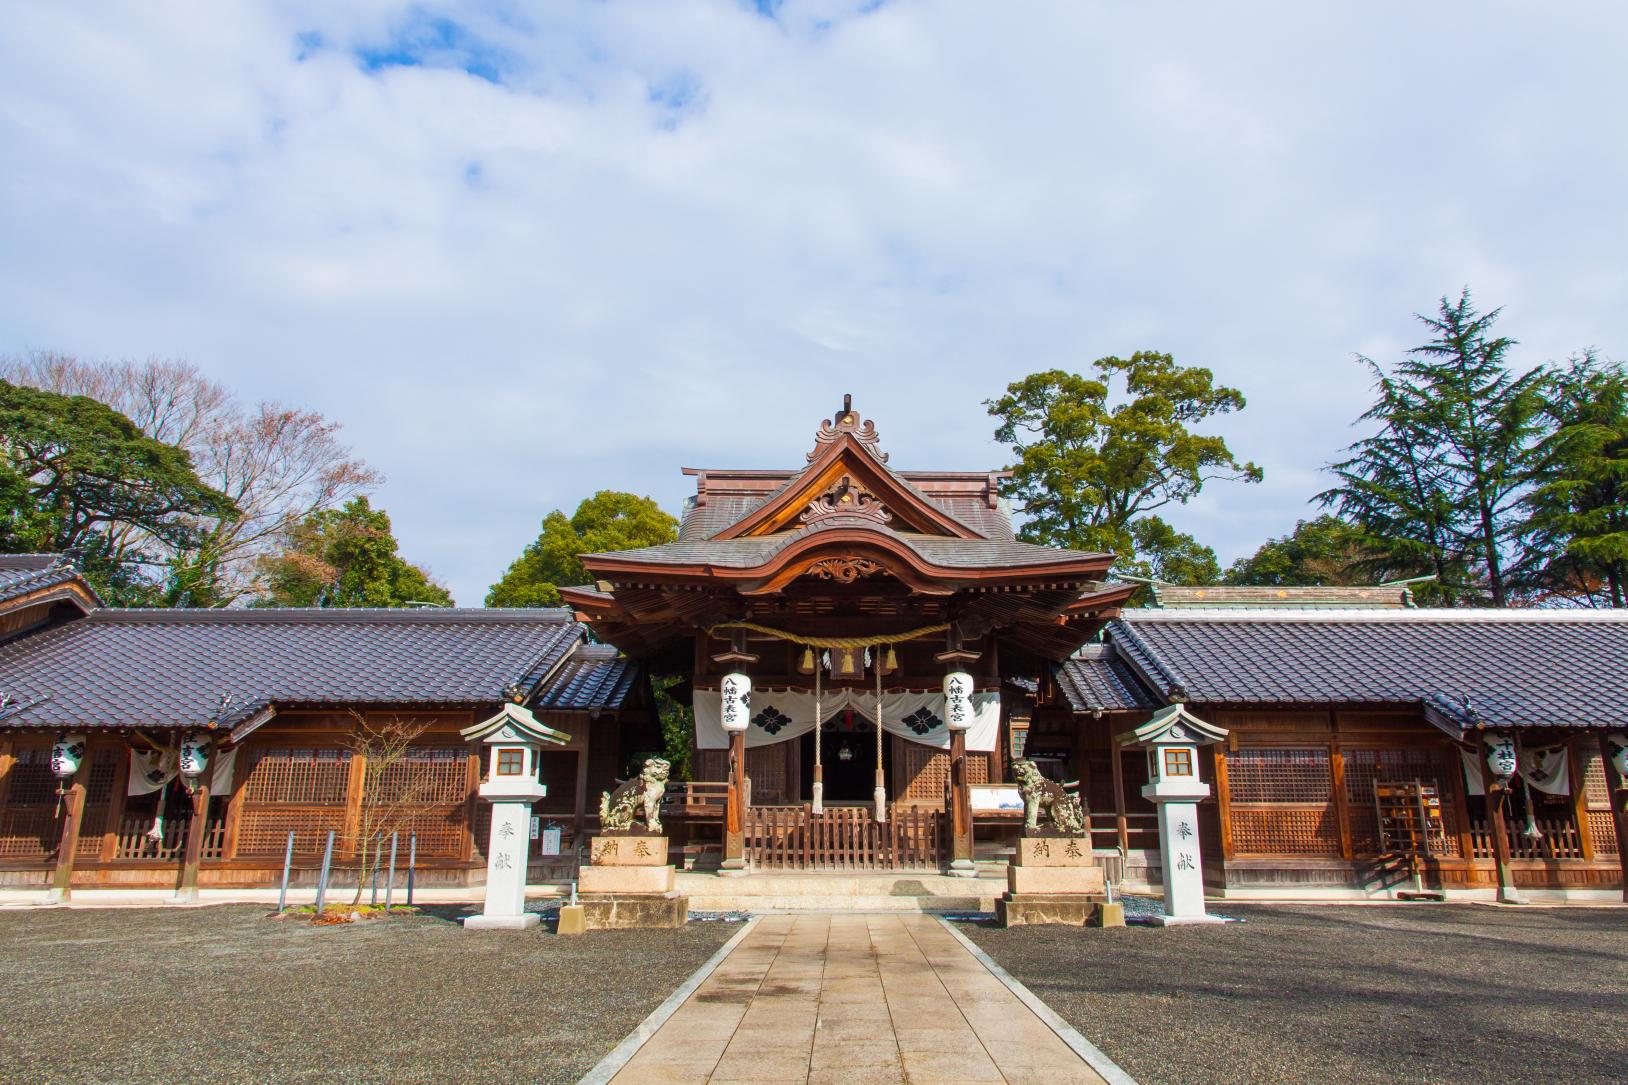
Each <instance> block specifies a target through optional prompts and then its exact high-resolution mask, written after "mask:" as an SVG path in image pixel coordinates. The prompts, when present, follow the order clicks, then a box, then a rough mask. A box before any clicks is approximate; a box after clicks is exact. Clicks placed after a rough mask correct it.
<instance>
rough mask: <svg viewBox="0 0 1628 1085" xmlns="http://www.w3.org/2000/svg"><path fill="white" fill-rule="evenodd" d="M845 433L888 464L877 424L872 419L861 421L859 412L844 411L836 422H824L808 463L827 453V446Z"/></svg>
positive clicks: (815, 439)
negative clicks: (822, 453)
mask: <svg viewBox="0 0 1628 1085" xmlns="http://www.w3.org/2000/svg"><path fill="white" fill-rule="evenodd" d="M844 433H849V434H852V435H853V438H854V440H856V441H858V442H859V443H860V444H862V445H864V446H865V450H866V451H867V452H869V453H870V454H871V455H872V456H875V457H876V458H877V460H878V461H880V462H881V463H886V462H887V453H886V452H883V451H882V439H881V436H880V435H879V434H878V433H877V432H876V423H874V422H872V421H871V420H870V419H868V418H867V419H865V420H864V421H863V422H861V421H860V419H859V412H858V411H854V410H844V411H843V412H842V413H841V414H840V415H838V416H837V420H836V421H835V422H831V421H822V422H821V423H820V429H819V432H818V433H816V434H814V451H812V452H810V453H809V454H808V462H809V463H813V462H814V461H815V460H817V459H819V458H820V453H821V452H824V451H825V446H826V445H829V444H831V443H832V442H833V441H835V440H836V439H837V438H838V437H841V436H842V435H843V434H844Z"/></svg>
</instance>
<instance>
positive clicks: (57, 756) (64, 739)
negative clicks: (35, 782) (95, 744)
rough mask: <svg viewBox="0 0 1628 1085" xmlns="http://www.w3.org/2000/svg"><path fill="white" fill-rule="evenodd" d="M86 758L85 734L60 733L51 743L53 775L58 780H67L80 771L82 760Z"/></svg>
mask: <svg viewBox="0 0 1628 1085" xmlns="http://www.w3.org/2000/svg"><path fill="white" fill-rule="evenodd" d="M84 759H85V736H84V735H82V734H72V735H59V736H58V737H57V740H56V742H54V743H52V744H51V775H53V776H55V777H56V778H57V779H58V780H66V779H68V777H70V776H72V775H74V773H76V772H78V771H79V765H80V762H82V761H84Z"/></svg>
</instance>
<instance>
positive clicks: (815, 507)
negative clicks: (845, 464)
mask: <svg viewBox="0 0 1628 1085" xmlns="http://www.w3.org/2000/svg"><path fill="white" fill-rule="evenodd" d="M833 516H842V517H856V518H858V519H862V520H871V521H874V522H875V523H878V524H885V523H887V522H888V521H889V520H891V519H893V514H892V513H891V512H889V511H888V510H887V506H886V505H884V504H882V501H881V499H880V498H879V497H877V496H876V495H875V494H873V493H871V492H870V491H869V490H867V489H865V487H863V486H861V485H860V484H859V483H857V482H855V481H854V480H853V479H852V478H850V477H849V476H847V475H843V476H842V477H841V478H839V479H837V481H835V482H833V483H832V484H831V485H830V486H829V487H827V489H826V491H825V492H824V493H823V494H821V495H820V496H818V497H816V498H815V499H814V500H812V501H810V502H809V503H808V508H806V509H804V510H803V514H802V515H801V516H800V517H798V519H799V520H800V521H802V522H803V523H804V524H817V523H819V522H820V521H821V520H827V519H829V518H831V517H833Z"/></svg>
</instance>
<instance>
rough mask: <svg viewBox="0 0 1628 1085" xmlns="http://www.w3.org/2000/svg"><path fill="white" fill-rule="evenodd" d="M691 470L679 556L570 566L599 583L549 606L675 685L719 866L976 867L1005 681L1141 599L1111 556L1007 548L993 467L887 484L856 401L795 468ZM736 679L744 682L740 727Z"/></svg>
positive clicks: (589, 560)
mask: <svg viewBox="0 0 1628 1085" xmlns="http://www.w3.org/2000/svg"><path fill="white" fill-rule="evenodd" d="M686 474H688V475H690V476H691V477H692V478H694V480H695V494H694V496H693V497H692V498H690V500H689V501H688V503H687V505H686V509H685V513H684V517H683V521H682V524H681V527H680V533H679V539H678V541H677V542H675V543H671V544H668V545H665V546H657V547H650V548H646V549H642V550H633V551H624V552H620V553H604V554H587V555H583V557H582V561H583V564H584V565H585V566H586V567H587V569H588V570H589V572H590V574H591V575H592V576H593V577H594V578H595V583H594V584H593V585H592V586H586V587H581V588H570V589H565V590H564V591H563V592H562V594H563V595H564V596H565V599H566V601H567V602H568V603H569V604H570V605H572V606H573V607H574V608H575V609H576V612H577V615H578V617H579V619H581V620H582V621H584V622H586V623H588V624H589V625H590V627H591V628H592V629H593V631H594V635H595V636H596V637H597V638H599V639H601V640H604V641H607V642H609V643H611V644H614V645H616V646H617V647H619V648H621V649H622V650H624V651H626V652H627V653H628V654H629V655H630V656H633V657H635V658H637V659H640V660H641V661H642V662H643V663H644V664H645V665H646V666H647V667H648V668H649V669H650V670H651V671H652V672H653V673H657V674H671V675H679V676H682V678H683V683H682V687H681V689H682V692H683V694H684V695H685V696H686V698H687V699H688V700H689V701H690V703H691V704H692V706H693V708H694V711H695V720H696V741H695V749H694V751H693V755H692V769H693V775H694V778H695V781H696V783H695V784H694V785H692V787H691V793H692V794H705V795H714V796H717V797H718V800H719V801H718V803H717V806H716V807H715V811H716V813H717V816H718V819H719V821H720V822H721V823H722V828H723V832H722V834H721V838H720V840H719V841H718V843H719V845H720V846H721V851H722V861H723V862H725V863H726V864H732V863H739V862H742V861H744V860H745V859H748V858H754V857H755V858H756V859H757V860H758V862H757V865H760V866H770V867H775V868H780V867H788V866H789V867H799V866H804V867H808V866H812V867H820V866H825V865H835V866H844V865H857V866H900V867H919V866H922V865H927V866H933V865H937V864H938V863H939V862H952V863H959V864H963V865H965V864H967V863H969V862H970V860H971V858H972V848H973V824H972V815H971V807H970V789H971V788H973V787H976V786H979V785H981V784H984V783H986V782H994V781H998V780H1002V779H1005V778H1006V762H1007V753H1006V751H1007V749H1008V748H1009V743H1007V742H1005V741H1003V738H1002V736H1003V735H1005V734H1007V733H1009V722H1008V720H1007V718H1006V714H1005V708H1004V704H1005V702H1004V700H1003V697H1002V688H1003V686H1004V684H1005V683H1006V682H1007V681H1008V679H1010V678H1012V677H1014V676H1022V675H1034V674H1038V673H1039V672H1041V671H1042V670H1044V669H1045V668H1047V667H1049V666H1052V665H1055V664H1056V663H1058V662H1060V661H1062V660H1064V659H1066V658H1068V656H1069V655H1070V654H1071V653H1072V652H1074V651H1075V650H1076V649H1078V648H1079V647H1080V646H1081V645H1082V644H1084V643H1086V642H1088V641H1089V640H1091V639H1092V638H1093V637H1095V636H1096V635H1097V633H1098V632H1099V631H1100V629H1101V628H1102V626H1103V624H1104V622H1106V621H1107V620H1108V619H1110V618H1111V617H1112V616H1113V615H1114V614H1115V613H1117V611H1118V608H1119V606H1120V605H1121V604H1122V603H1123V601H1124V600H1125V599H1126V598H1128V597H1129V595H1130V594H1131V593H1132V592H1133V591H1134V590H1135V588H1134V586H1133V585H1111V584H1106V583H1104V577H1105V576H1106V573H1107V568H1108V565H1109V564H1110V563H1111V561H1112V556H1111V555H1108V554H1098V553H1085V552H1080V551H1071V550H1060V549H1056V548H1051V547H1043V546H1036V545H1031V544H1028V543H1023V542H1020V541H1018V539H1017V538H1016V536H1015V533H1014V531H1013V527H1012V522H1011V517H1010V511H1009V509H1008V507H1007V504H1006V502H1005V500H1004V499H1003V498H1002V497H1001V494H1000V486H1001V481H1002V478H1003V477H1004V476H1003V475H1002V474H1001V473H1000V472H998V471H995V472H992V471H987V470H986V471H975V472H949V471H917V472H912V471H899V470H896V469H895V468H893V467H892V466H891V465H890V464H889V462H888V455H887V454H886V453H885V452H883V451H882V450H881V447H880V439H879V436H878V434H877V432H876V429H875V427H874V425H873V424H872V423H871V422H870V421H868V420H863V419H861V417H860V416H859V414H858V413H857V412H856V411H855V410H854V409H853V407H852V403H851V400H845V401H844V404H843V407H842V409H841V410H840V411H838V412H836V414H835V415H834V416H833V417H831V418H830V419H827V420H825V421H824V422H822V423H821V424H820V427H819V429H818V430H817V432H816V433H815V436H814V442H813V448H812V450H810V451H809V452H808V453H807V455H806V457H805V463H804V465H803V466H801V467H799V468H797V469H794V470H782V471H757V470H753V471H744V470H714V469H706V470H701V469H686ZM951 674H953V675H957V676H961V678H960V679H958V682H962V684H964V685H965V686H966V687H967V688H966V693H967V696H968V705H969V709H968V712H969V716H968V720H967V722H966V725H965V726H956V725H952V721H950V720H947V719H946V713H947V709H946V705H947V701H946V693H945V690H946V676H947V675H951ZM732 680H738V681H743V682H749V683H750V685H751V695H750V708H749V710H747V712H746V713H745V715H744V716H743V717H742V719H741V720H740V724H739V729H735V730H730V729H728V727H727V724H726V723H725V722H723V714H722V711H723V710H722V706H723V705H724V703H725V701H726V699H727V698H726V694H725V693H724V692H723V690H724V687H725V685H726V683H729V682H730V681H732ZM712 788H718V789H719V790H718V791H713V790H711V789H712ZM698 805H700V804H698ZM901 834H902V836H901ZM822 841H823V843H822Z"/></svg>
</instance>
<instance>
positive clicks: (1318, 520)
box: [1225, 514, 1389, 586]
mask: <svg viewBox="0 0 1628 1085" xmlns="http://www.w3.org/2000/svg"><path fill="white" fill-rule="evenodd" d="M1364 537H1365V536H1364V532H1363V530H1362V528H1360V527H1358V526H1357V525H1355V524H1351V523H1347V522H1346V521H1344V520H1341V519H1340V518H1339V517H1336V516H1329V515H1326V514H1325V515H1323V516H1318V517H1315V518H1314V519H1311V520H1301V521H1300V522H1298V523H1296V524H1295V526H1294V531H1292V532H1291V533H1289V534H1288V535H1284V536H1281V537H1279V538H1274V539H1268V540H1266V542H1264V543H1262V544H1261V547H1260V549H1258V550H1256V551H1255V552H1254V553H1253V554H1251V555H1250V556H1249V557H1247V558H1239V559H1238V560H1237V561H1235V562H1233V563H1232V564H1231V565H1230V566H1228V568H1227V575H1226V578H1225V582H1226V583H1228V584H1246V585H1269V586H1279V585H1296V584H1315V585H1324V586H1331V585H1357V584H1371V583H1374V582H1375V581H1376V580H1386V579H1389V576H1387V575H1385V574H1384V573H1383V572H1379V573H1378V575H1376V569H1375V567H1374V562H1375V561H1376V558H1377V555H1375V554H1374V553H1373V552H1372V551H1371V550H1369V549H1368V547H1367V546H1366V545H1365V544H1364V542H1363V539H1364Z"/></svg>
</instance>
